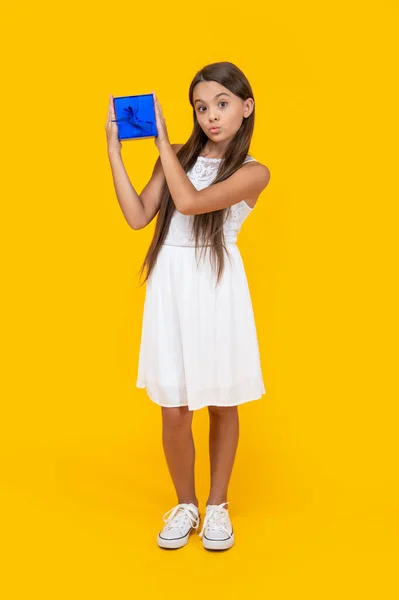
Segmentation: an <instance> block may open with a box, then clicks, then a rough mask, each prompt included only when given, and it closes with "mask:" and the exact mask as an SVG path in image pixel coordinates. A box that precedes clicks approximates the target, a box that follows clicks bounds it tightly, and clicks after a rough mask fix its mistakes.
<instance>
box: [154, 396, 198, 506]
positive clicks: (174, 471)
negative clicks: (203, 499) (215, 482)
mask: <svg viewBox="0 0 399 600" xmlns="http://www.w3.org/2000/svg"><path fill="white" fill-rule="evenodd" d="M161 409H162V443H163V448H164V452H165V458H166V462H167V464H168V469H169V473H170V475H171V477H172V480H173V484H174V486H175V490H176V494H177V498H178V503H179V504H181V503H183V502H187V503H190V502H192V503H193V504H195V505H196V506H198V499H197V497H196V494H195V483H194V462H195V447H194V439H193V433H192V429H191V424H192V420H193V411H190V410H188V408H187V406H176V407H170V408H169V407H164V406H161Z"/></svg>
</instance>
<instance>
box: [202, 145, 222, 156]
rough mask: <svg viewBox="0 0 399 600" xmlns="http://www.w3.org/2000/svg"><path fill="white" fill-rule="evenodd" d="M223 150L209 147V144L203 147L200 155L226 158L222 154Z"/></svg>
mask: <svg viewBox="0 0 399 600" xmlns="http://www.w3.org/2000/svg"><path fill="white" fill-rule="evenodd" d="M222 152H223V151H222V150H221V149H220V148H219V149H218V148H215V149H214V148H209V146H208V145H206V146H205V148H203V149H202V152H201V154H200V156H203V157H204V158H224V157H223V156H220V154H221V153H222ZM215 155H216V156H215Z"/></svg>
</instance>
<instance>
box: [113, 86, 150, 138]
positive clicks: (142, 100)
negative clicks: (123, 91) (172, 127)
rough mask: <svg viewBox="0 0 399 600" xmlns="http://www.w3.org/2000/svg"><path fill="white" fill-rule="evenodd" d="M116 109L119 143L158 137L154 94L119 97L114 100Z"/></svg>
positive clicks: (115, 120)
mask: <svg viewBox="0 0 399 600" xmlns="http://www.w3.org/2000/svg"><path fill="white" fill-rule="evenodd" d="M114 108H115V117H116V119H113V121H114V122H116V123H117V124H118V139H119V141H121V140H133V139H143V138H149V137H156V136H157V135H158V131H157V124H156V119H155V108H154V97H153V95H152V94H137V95H136V96H118V97H116V98H114Z"/></svg>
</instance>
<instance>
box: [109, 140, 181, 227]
mask: <svg viewBox="0 0 399 600" xmlns="http://www.w3.org/2000/svg"><path fill="white" fill-rule="evenodd" d="M182 146H183V144H172V148H173V150H174V152H178V150H179V149H180V148H181V147H182ZM108 158H109V162H110V165H111V170H112V177H113V181H114V187H115V192H116V196H117V198H118V202H119V206H120V207H121V210H122V212H123V215H124V217H125V219H126V221H127V222H128V224H129V225H130V227H131V228H132V229H143V228H144V227H146V226H147V225H148V224H149V223H150V222H151V221H152V220H153V218H154V217H155V215H156V214H157V212H158V210H159V208H160V204H161V196H162V189H163V186H164V183H165V175H164V171H163V168H162V164H161V160H160V157H158V159H157V161H156V163H155V166H154V169H153V172H152V175H151V178H150V180H149V182H148V183H147V185H146V186H145V188H144V189H143V191H142V192H141V194H140V195H139V194H137V192H136V190H135V189H134V187H133V185H132V184H131V181H130V179H129V176H128V174H127V172H126V169H125V165H124V164H123V160H122V155H121V152H120V151H118V150H109V151H108Z"/></svg>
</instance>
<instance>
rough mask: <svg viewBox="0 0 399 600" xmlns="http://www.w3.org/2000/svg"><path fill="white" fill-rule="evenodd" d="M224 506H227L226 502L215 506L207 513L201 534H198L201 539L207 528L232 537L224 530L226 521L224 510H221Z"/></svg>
mask: <svg viewBox="0 0 399 600" xmlns="http://www.w3.org/2000/svg"><path fill="white" fill-rule="evenodd" d="M225 504H228V502H222V504H217V505H216V506H215V507H214V508H211V509H210V510H208V511H207V513H206V515H205V519H204V523H203V526H202V529H201V532H200V533H199V534H198V535H199V536H200V537H201V538H202V536H203V535H204V533H205V528H206V527H208V528H209V530H210V531H223V533H225V534H226V535H228V536H230V537H233V536H232V534H231V533H230V532H229V531H227V529H226V527H227V526H228V520H227V517H226V509H225V508H223V507H224V505H225Z"/></svg>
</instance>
